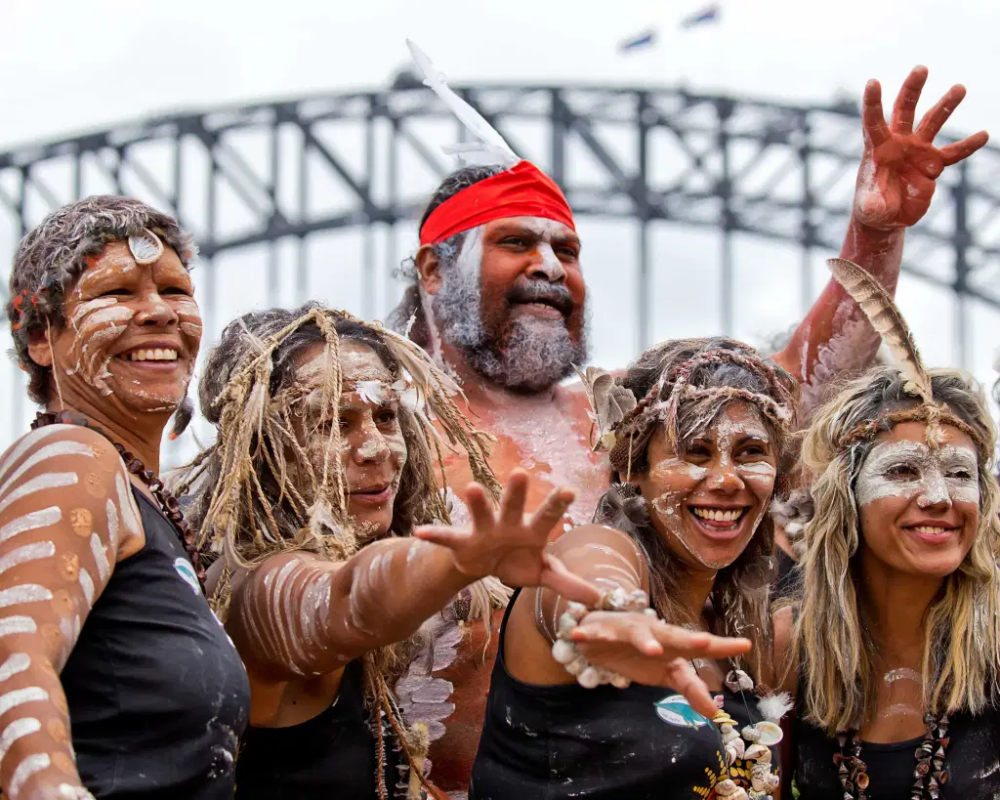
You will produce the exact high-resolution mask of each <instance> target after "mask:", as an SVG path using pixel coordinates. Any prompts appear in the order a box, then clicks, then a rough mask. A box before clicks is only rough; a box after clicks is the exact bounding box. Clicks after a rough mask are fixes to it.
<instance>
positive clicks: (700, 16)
mask: <svg viewBox="0 0 1000 800" xmlns="http://www.w3.org/2000/svg"><path fill="white" fill-rule="evenodd" d="M719 11H720V9H719V5H718V3H713V4H712V5H710V6H705V8H703V9H702V10H701V11H696V12H695V13H694V14H691V15H690V16H687V17H685V18H684V19H682V20H681V27H682V28H693V27H695V26H696V25H702V24H704V23H706V22H716V21H717V20H718V19H719Z"/></svg>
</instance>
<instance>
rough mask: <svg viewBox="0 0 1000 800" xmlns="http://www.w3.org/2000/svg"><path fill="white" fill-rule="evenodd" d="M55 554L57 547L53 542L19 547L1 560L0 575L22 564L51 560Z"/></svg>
mask: <svg viewBox="0 0 1000 800" xmlns="http://www.w3.org/2000/svg"><path fill="white" fill-rule="evenodd" d="M55 554H56V546H55V545H54V544H52V542H35V543H34V544H26V545H24V546H23V547H18V548H16V549H15V550H11V551H10V552H9V553H7V555H5V556H3V557H2V558H0V575H2V574H3V573H5V572H6V571H7V570H9V569H13V568H14V567H16V566H18V565H20V564H25V563H27V562H28V561H39V560H41V559H43V558H51V557H52V556H54V555H55Z"/></svg>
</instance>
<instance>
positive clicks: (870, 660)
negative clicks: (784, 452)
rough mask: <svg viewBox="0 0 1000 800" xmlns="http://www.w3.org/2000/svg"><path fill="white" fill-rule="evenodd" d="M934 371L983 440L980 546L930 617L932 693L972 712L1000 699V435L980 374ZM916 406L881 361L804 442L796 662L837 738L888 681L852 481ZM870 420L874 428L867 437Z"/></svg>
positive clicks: (947, 705) (945, 707)
mask: <svg viewBox="0 0 1000 800" xmlns="http://www.w3.org/2000/svg"><path fill="white" fill-rule="evenodd" d="M928 375H929V376H930V378H931V381H932V384H933V391H934V399H935V401H937V402H938V403H940V404H943V405H944V406H945V407H946V408H947V410H948V411H950V413H951V414H953V415H954V416H955V417H957V418H958V420H960V421H961V422H962V423H964V424H965V425H966V426H967V427H968V432H970V435H971V437H972V439H973V441H974V442H975V444H976V448H977V450H978V455H979V458H978V462H979V476H978V477H979V489H980V495H979V496H980V501H979V512H980V517H979V529H978V531H977V533H976V538H975V541H974V543H973V545H972V548H971V550H970V551H969V553H968V555H967V556H966V557H965V559H964V560H963V562H962V564H961V565H960V566H959V568H958V569H957V570H956V571H955V572H953V573H952V574H950V575H948V576H947V577H946V578H945V579H944V582H943V585H942V587H941V590H940V592H939V594H938V595H937V597H936V598H935V599H934V601H933V603H932V604H931V606H930V608H929V609H928V611H927V614H926V617H925V620H924V633H925V641H924V651H923V666H922V672H923V682H924V701H925V707H926V709H927V711H928V712H930V713H933V714H943V713H953V712H956V711H959V710H962V711H967V712H971V713H973V714H975V713H979V712H981V711H982V710H983V709H984V708H985V707H986V706H987V705H989V704H990V703H993V702H995V701H996V698H997V694H996V693H997V678H998V673H1000V650H998V646H1000V613H998V598H1000V581H998V570H997V555H998V544H1000V517H998V515H1000V489H998V486H997V482H996V479H995V477H994V474H993V470H994V448H995V445H996V439H995V432H994V429H993V422H992V420H991V419H990V416H989V411H988V410H987V407H986V402H985V398H984V395H983V391H982V388H981V387H980V386H979V385H978V384H977V383H976V382H975V381H974V380H972V378H971V377H969V376H967V375H964V374H962V373H960V372H957V371H954V370H930V371H929V372H928ZM917 404H918V401H917V400H915V399H914V398H913V397H912V396H911V395H909V394H907V391H906V383H905V379H904V378H903V377H902V376H901V375H900V372H899V370H897V369H896V368H895V367H880V368H877V369H875V370H873V371H872V372H870V373H868V374H867V375H865V376H863V377H861V378H858V379H856V380H853V381H850V382H849V383H846V384H845V385H843V386H842V388H841V390H840V391H839V392H838V393H837V394H836V395H835V396H834V397H833V399H832V400H830V401H829V402H828V403H827V404H826V405H824V406H822V407H821V408H820V409H818V410H817V411H816V413H815V416H814V417H813V420H812V424H811V426H810V428H809V430H808V431H807V433H806V436H805V440H804V442H803V446H802V457H801V458H802V465H803V468H804V472H805V477H806V478H807V480H809V481H810V482H811V486H812V497H813V502H814V504H815V513H814V516H813V518H812V519H811V520H810V521H809V522H808V524H806V525H805V527H804V530H803V533H802V537H803V540H802V543H801V544H802V546H803V547H802V553H803V555H802V558H801V562H800V566H801V570H802V573H803V579H802V583H801V589H800V592H801V596H800V597H799V598H798V601H797V602H798V614H797V618H796V623H795V638H794V647H793V652H792V659H791V660H790V663H799V664H800V675H802V679H803V681H804V688H805V698H804V699H805V706H806V708H807V709H808V712H807V715H806V718H807V719H808V720H809V721H810V722H812V723H813V724H815V725H818V726H820V727H822V728H824V729H826V731H827V732H828V734H831V735H833V734H836V733H837V732H839V731H843V730H856V729H858V728H860V727H861V725H862V723H863V722H864V721H865V720H870V719H872V718H874V715H875V712H876V707H877V703H878V694H879V685H880V683H881V673H880V670H879V665H878V663H877V660H876V659H877V644H876V642H875V639H874V635H873V634H872V632H871V630H870V628H869V626H868V625H866V624H865V609H864V606H863V604H862V603H859V601H858V596H859V584H860V578H861V576H860V574H859V569H860V565H859V563H858V558H857V555H858V551H859V545H860V539H861V530H860V525H859V516H858V507H857V501H856V499H855V494H854V482H855V480H856V479H857V476H858V472H859V471H860V469H861V466H862V465H863V463H864V461H865V459H866V458H867V456H868V454H869V453H870V452H871V449H872V447H873V446H874V444H875V436H876V435H877V433H879V432H883V431H888V430H891V428H892V425H893V422H892V421H891V420H888V419H886V415H887V414H891V413H892V412H894V411H897V410H900V409H905V408H909V407H911V406H916V405H917ZM911 416H912V415H911ZM863 426H868V429H869V430H871V431H873V432H874V433H873V434H872V435H870V436H868V437H867V438H863V439H859V438H858V437H857V435H856V433H857V431H858V430H859V429H863Z"/></svg>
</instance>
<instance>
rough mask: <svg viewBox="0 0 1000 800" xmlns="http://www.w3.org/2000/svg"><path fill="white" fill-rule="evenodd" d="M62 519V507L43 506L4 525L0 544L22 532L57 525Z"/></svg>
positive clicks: (0, 529)
mask: <svg viewBox="0 0 1000 800" xmlns="http://www.w3.org/2000/svg"><path fill="white" fill-rule="evenodd" d="M61 519H62V509H60V508H59V506H50V507H49V508H41V509H39V510H38V511H31V512H29V513H27V514H25V515H24V516H23V517H18V518H17V519H13V520H11V521H10V522H8V523H7V524H6V525H4V526H3V527H0V544H3V543H4V542H6V541H7V540H8V539H11V538H13V537H14V536H18V535H20V534H22V533H27V532H28V531H34V530H38V529H39V528H47V527H49V525H55V524H56V523H57V522H59V521H60V520H61Z"/></svg>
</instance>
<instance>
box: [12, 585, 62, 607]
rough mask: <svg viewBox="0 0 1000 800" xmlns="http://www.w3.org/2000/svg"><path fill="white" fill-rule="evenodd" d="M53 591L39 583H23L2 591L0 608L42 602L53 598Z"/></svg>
mask: <svg viewBox="0 0 1000 800" xmlns="http://www.w3.org/2000/svg"><path fill="white" fill-rule="evenodd" d="M51 599H52V592H50V591H49V590H48V589H46V588H45V587H44V586H39V585H38V584H37V583H22V584H21V585H19V586H11V587H10V588H9V589H4V590H2V591H0V608H8V607H10V606H16V605H18V604H19V603H40V602H42V601H43V600H51Z"/></svg>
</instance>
